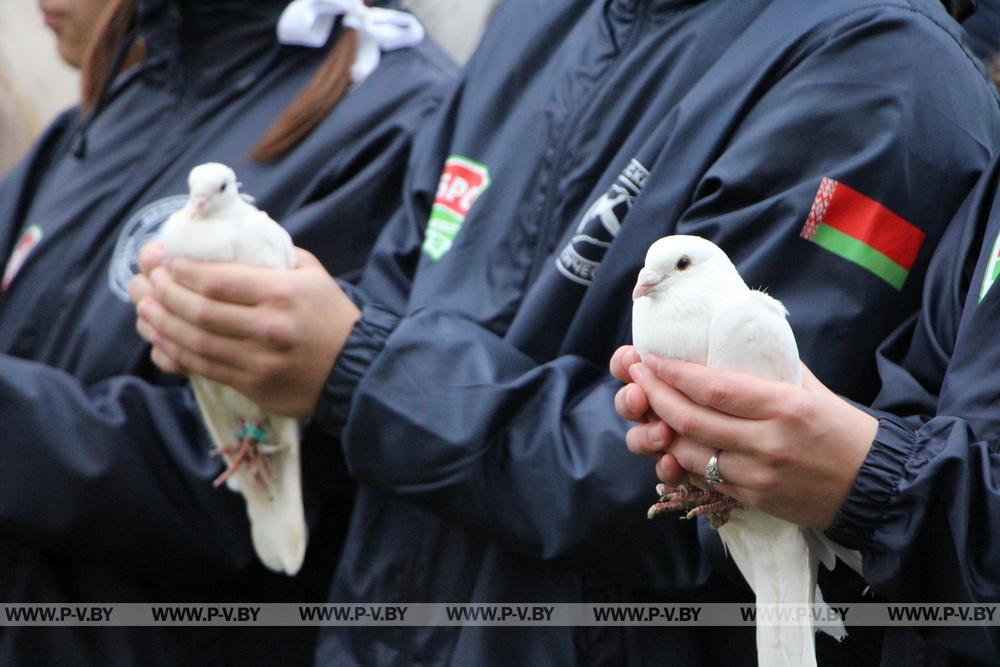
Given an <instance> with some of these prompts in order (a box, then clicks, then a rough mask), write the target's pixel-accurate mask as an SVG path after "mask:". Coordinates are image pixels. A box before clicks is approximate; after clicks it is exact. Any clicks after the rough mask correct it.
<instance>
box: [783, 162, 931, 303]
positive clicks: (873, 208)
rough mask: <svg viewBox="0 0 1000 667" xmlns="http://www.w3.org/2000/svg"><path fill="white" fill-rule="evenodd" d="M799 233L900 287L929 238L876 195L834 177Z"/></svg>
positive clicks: (822, 187)
mask: <svg viewBox="0 0 1000 667" xmlns="http://www.w3.org/2000/svg"><path fill="white" fill-rule="evenodd" d="M799 235H800V236H801V237H802V238H804V239H807V240H809V241H812V242H813V243H815V244H817V245H819V246H820V247H822V248H824V249H826V250H829V251H830V252H832V253H833V254H835V255H839V256H840V257H843V258H844V259H846V260H848V261H850V262H854V263H855V264H857V265H858V266H861V267H864V268H865V269H868V270H869V271H871V272H872V273H874V274H875V275H876V276H878V277H879V278H881V279H882V280H884V281H885V282H887V283H889V284H890V285H892V286H893V287H895V288H896V289H897V290H898V289H902V288H903V283H905V282H906V277H907V276H908V275H909V274H910V269H911V268H913V263H914V262H915V261H916V260H917V254H918V253H919V252H920V247H921V246H922V245H923V244H924V237H925V236H926V234H924V232H923V230H921V229H920V228H919V227H917V226H915V225H912V224H910V223H909V222H907V221H906V220H904V219H903V218H901V217H900V216H898V215H896V214H895V213H893V212H892V211H890V210H889V209H888V208H886V207H885V206H883V205H882V204H879V203H878V202H877V201H875V200H874V199H869V198H868V197H866V196H864V195H863V194H861V193H860V192H858V191H857V190H854V189H853V188H849V187H848V186H846V185H844V184H843V183H840V182H838V181H835V180H833V179H832V178H824V179H823V180H822V181H821V182H820V185H819V192H817V193H816V199H814V200H813V205H812V210H811V211H810V212H809V217H808V218H807V219H806V224H805V226H803V227H802V232H801V233H800V234H799Z"/></svg>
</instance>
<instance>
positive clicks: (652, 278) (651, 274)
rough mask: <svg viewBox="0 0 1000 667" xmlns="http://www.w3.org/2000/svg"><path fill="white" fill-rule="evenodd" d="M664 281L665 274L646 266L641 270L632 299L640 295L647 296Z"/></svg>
mask: <svg viewBox="0 0 1000 667" xmlns="http://www.w3.org/2000/svg"><path fill="white" fill-rule="evenodd" d="M662 281H663V276H661V275H660V274H659V273H657V272H656V271H653V270H652V269H646V268H644V269H643V270H642V271H640V272H639V279H638V280H637V281H636V283H635V289H633V290H632V300H633V301H635V300H637V299H638V298H639V297H643V296H646V295H647V294H649V293H650V292H652V291H653V288H654V287H656V286H657V285H659V284H660V282H662Z"/></svg>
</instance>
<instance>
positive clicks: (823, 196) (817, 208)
mask: <svg viewBox="0 0 1000 667" xmlns="http://www.w3.org/2000/svg"><path fill="white" fill-rule="evenodd" d="M836 192H837V181H835V180H833V179H832V178H826V177H824V178H823V180H822V181H820V184H819V191H818V192H816V199H814V200H813V204H812V210H810V211H809V217H807V218H806V224H805V225H804V226H803V227H802V232H801V233H800V234H799V235H800V236H801V237H802V238H804V239H809V240H810V241H811V240H812V238H813V236H815V235H816V228H817V227H819V226H820V224H822V223H823V222H824V219H825V218H826V211H827V209H828V208H830V202H831V201H833V195H834V194H836Z"/></svg>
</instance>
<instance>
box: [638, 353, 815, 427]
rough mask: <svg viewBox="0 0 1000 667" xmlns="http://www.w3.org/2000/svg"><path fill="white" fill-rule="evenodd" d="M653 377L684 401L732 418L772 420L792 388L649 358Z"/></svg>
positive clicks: (677, 362)
mask: <svg viewBox="0 0 1000 667" xmlns="http://www.w3.org/2000/svg"><path fill="white" fill-rule="evenodd" d="M646 366H648V367H649V368H650V369H651V370H652V371H653V372H654V373H656V375H657V376H658V377H659V378H660V379H661V380H663V381H664V382H666V383H667V384H669V385H670V386H672V387H674V388H675V389H677V390H678V391H680V392H681V393H683V394H684V395H686V396H687V397H688V398H690V399H691V400H693V401H694V402H696V403H700V404H701V405H707V406H709V407H712V408H715V409H716V410H719V411H720V412H724V413H726V414H729V415H733V416H734V417H744V418H747V419H767V418H769V417H774V416H776V414H777V413H778V411H779V410H780V408H781V407H782V406H783V405H784V404H785V403H786V402H787V401H788V397H789V395H790V394H791V393H793V392H794V391H796V389H797V388H796V387H794V386H793V385H790V384H788V383H785V382H777V381H774V380H763V379H761V378H757V377H753V376H751V375H746V374H744V373H726V372H723V371H717V370H714V369H711V368H708V367H707V366H702V365H701V364H693V363H690V362H686V361H680V360H677V359H665V358H662V357H656V356H653V355H650V356H649V358H648V359H647V360H646Z"/></svg>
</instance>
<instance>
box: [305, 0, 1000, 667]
mask: <svg viewBox="0 0 1000 667" xmlns="http://www.w3.org/2000/svg"><path fill="white" fill-rule="evenodd" d="M998 132H1000V117H998V111H997V104H996V98H995V96H994V94H993V92H992V88H991V86H990V84H989V83H988V81H987V79H986V78H985V76H984V73H983V72H982V69H981V67H980V66H979V65H978V64H977V63H976V62H975V59H974V58H973V57H972V56H971V55H970V54H969V53H968V52H967V51H966V50H965V49H964V48H963V47H962V46H961V36H960V29H959V27H958V26H957V24H955V23H954V22H953V21H952V20H951V19H950V18H949V17H948V16H947V15H946V13H945V12H944V11H943V9H942V7H941V5H940V4H939V3H937V2H931V1H930V0H912V1H890V2H873V1H870V0H846V1H842V2H835V3H831V2H818V3H802V2H795V1H792V0H767V1H765V0H741V1H740V2H690V1H683V2H682V1H678V0H644V1H636V0H610V1H608V2H603V1H601V2H599V1H596V0H561V1H558V2H551V1H544V2H542V1H538V0H534V1H533V0H508V2H506V3H504V4H503V5H501V6H500V8H499V9H498V10H497V13H496V15H495V16H494V19H493V22H492V24H491V26H490V28H489V29H488V30H487V34H486V36H485V38H484V41H483V43H482V45H481V47H480V49H479V51H478V52H477V54H476V55H475V56H474V57H473V59H472V60H471V61H470V63H469V64H468V66H467V68H466V70H465V71H464V76H463V79H462V86H461V88H460V89H459V90H458V91H457V92H456V93H455V94H454V95H453V96H452V97H451V98H450V99H449V100H448V101H447V102H446V103H445V104H444V105H443V107H442V110H441V111H440V112H439V115H438V116H437V118H436V121H435V122H433V123H431V124H430V125H429V127H428V128H426V130H425V131H422V133H421V136H420V137H419V138H418V140H417V143H416V144H415V147H414V153H413V164H412V165H411V168H410V170H409V174H408V183H407V189H406V194H405V206H404V209H403V210H402V211H400V212H399V214H398V215H397V216H396V218H395V219H394V220H393V221H392V222H390V224H389V226H388V227H387V229H386V231H385V233H384V235H383V237H382V238H381V239H380V241H379V243H378V244H377V246H376V250H375V251H374V254H373V256H372V258H371V260H370V262H369V264H368V266H367V267H366V271H365V274H364V276H363V278H362V282H361V285H360V288H359V290H358V291H357V292H356V293H355V298H356V299H357V300H358V302H359V303H362V304H363V317H362V319H361V321H360V322H359V324H358V325H357V326H356V327H355V329H354V331H353V332H352V334H351V337H350V339H349V341H348V343H347V346H346V347H345V349H344V352H343V354H342V355H341V357H340V359H339V360H338V362H337V364H336V366H335V368H334V371H333V373H332V375H331V378H330V382H329V383H328V385H327V388H326V392H325V394H324V397H323V399H322V400H321V404H320V406H319V409H318V415H317V418H318V420H319V422H320V423H321V424H322V425H323V426H324V428H326V429H327V430H328V431H329V432H330V433H334V434H336V433H342V436H343V447H344V451H345V454H346V458H347V462H348V465H349V467H350V470H351V472H352V473H353V474H354V475H355V476H356V477H357V478H358V480H359V481H360V482H361V483H362V486H361V488H360V489H359V494H358V496H357V499H356V504H355V510H354V514H353V517H352V520H351V528H350V532H349V537H348V539H347V543H346V545H345V551H344V553H343V556H342V560H341V563H340V566H339V568H338V572H337V575H336V577H335V581H334V586H333V590H332V593H331V598H332V599H333V600H335V601H378V602H386V603H393V602H402V603H406V602H445V601H488V602H528V601H539V602H582V601H602V600H603V601H610V602H627V601H642V600H645V599H669V600H685V599H700V600H732V599H735V598H737V597H740V596H743V599H746V596H747V595H748V593H747V590H746V588H745V585H744V584H743V582H742V579H741V578H740V577H739V575H738V574H736V573H735V570H734V569H733V568H731V566H729V564H728V563H727V562H726V559H725V558H724V556H723V555H722V553H721V549H719V547H718V544H719V542H718V539H717V536H716V535H715V534H714V533H712V532H708V531H706V532H705V533H704V534H703V535H701V536H700V537H699V534H698V531H699V528H698V527H697V525H696V523H695V522H680V521H676V520H671V519H666V520H662V521H656V522H648V521H646V519H645V509H646V507H647V506H648V505H649V503H650V500H651V499H652V498H653V497H654V493H653V487H654V484H655V478H654V475H653V471H652V469H651V466H650V464H649V463H648V462H646V461H642V460H640V459H638V458H636V457H633V456H631V455H630V454H629V453H628V452H627V451H626V449H625V447H624V444H623V442H624V436H625V431H626V429H627V425H626V424H625V423H624V422H622V421H621V420H620V418H619V417H618V416H617V415H616V414H615V411H614V407H613V396H614V393H615V391H616V390H617V389H618V387H619V385H618V383H616V382H615V381H614V380H612V379H611V378H610V377H609V376H608V372H607V362H608V359H609V358H610V356H611V354H612V352H613V351H614V349H615V348H616V347H617V346H619V345H621V344H623V343H627V342H629V340H630V327H631V324H630V310H631V299H630V293H631V290H632V287H633V285H634V282H635V276H636V274H637V272H638V270H639V268H640V266H641V264H642V261H643V257H644V254H645V251H646V249H647V248H648V246H649V245H650V244H651V243H652V242H653V241H654V240H655V239H657V238H659V237H661V236H664V235H667V234H671V233H675V232H676V233H685V234H700V235H703V236H706V237H709V238H711V239H713V240H714V241H716V242H717V243H719V244H720V245H721V246H722V248H723V249H725V250H726V251H727V252H728V253H729V255H730V256H731V257H732V258H733V259H734V260H735V262H736V264H737V266H738V267H739V269H740V271H741V272H742V274H743V275H744V276H745V277H746V278H747V281H748V282H749V283H750V284H751V285H755V286H765V287H767V288H768V289H769V290H770V291H771V292H772V293H774V294H776V295H777V296H779V297H780V298H781V299H782V300H783V301H784V302H785V304H786V305H787V306H788V308H789V310H790V311H791V313H792V315H791V323H792V325H793V327H794V329H795V333H796V336H797V338H798V341H799V345H800V351H801V353H802V356H803V359H804V360H805V361H806V362H807V363H808V364H809V365H810V367H812V368H813V369H814V370H815V371H816V373H817V374H818V375H819V377H820V378H822V379H823V380H824V381H825V382H827V383H829V384H830V385H831V386H832V387H833V388H834V389H836V390H837V391H840V392H842V393H845V394H847V395H849V396H852V397H854V398H856V399H858V400H866V401H867V400H870V399H871V398H873V396H874V395H875V393H876V391H877V388H878V383H877V376H876V369H875V365H874V363H873V362H869V363H866V362H865V361H864V360H866V359H872V360H874V352H875V348H876V345H877V343H878V342H879V341H881V340H882V339H883V338H884V337H885V336H886V335H888V334H889V332H891V331H892V330H893V329H894V328H895V327H896V326H897V325H898V323H899V322H900V321H901V320H903V319H904V318H906V317H907V316H908V315H909V314H910V313H912V312H913V311H914V310H915V309H916V308H917V306H918V305H919V298H920V291H921V283H922V280H923V275H924V272H925V270H926V266H927V262H928V260H929V258H930V255H931V251H932V249H933V247H934V246H935V245H936V244H937V242H938V240H939V239H940V237H941V235H942V234H943V232H944V230H945V227H946V225H947V223H948V221H949V220H950V219H951V217H952V215H953V214H954V211H955V210H956V209H957V208H958V207H959V205H960V204H961V202H962V200H963V198H964V197H965V195H966V194H967V192H968V191H969V190H970V189H971V188H972V186H973V184H974V183H975V181H976V178H977V177H978V175H979V174H980V172H981V171H982V170H983V169H984V168H985V166H986V165H987V164H988V161H989V158H990V155H991V153H992V152H993V150H994V149H995V147H996V146H997V140H998V138H1000V134H998ZM823 177H831V178H834V179H837V180H839V181H841V182H844V183H846V184H849V185H850V186H851V187H853V188H855V189H857V190H859V191H860V192H862V193H864V194H865V195H866V196H867V197H869V198H871V199H873V200H876V201H878V202H880V203H881V204H883V205H885V206H887V207H889V208H890V209H892V210H893V211H895V212H896V213H897V214H898V215H900V216H902V217H904V218H905V219H907V220H909V221H910V222H911V223H912V224H914V225H916V226H917V227H919V228H920V229H921V230H923V231H924V232H925V233H926V235H927V237H926V240H925V242H924V244H923V247H922V249H921V251H920V253H919V255H918V257H917V260H916V263H915V265H914V266H913V269H912V271H911V273H910V275H909V278H908V279H907V280H906V282H905V283H904V284H903V286H902V289H901V290H896V289H895V288H893V287H892V286H890V285H889V284H888V283H886V282H885V281H883V280H881V279H880V278H878V277H877V276H875V275H874V274H873V273H870V272H868V271H867V270H865V269H863V268H861V267H860V266H858V265H856V264H853V263H851V262H848V261H846V260H844V259H842V258H841V257H839V256H837V255H834V254H832V253H830V252H827V251H826V250H823V249H821V248H820V247H819V246H817V245H815V244H813V243H810V242H808V241H806V240H804V239H803V238H801V237H800V232H801V231H802V229H803V226H804V223H806V221H807V219H808V217H809V213H810V209H811V206H812V204H813V201H814V199H815V197H816V194H817V190H818V188H819V185H820V181H821V179H822V178H823ZM716 565H717V566H718V567H716ZM720 573H722V574H720ZM853 587H854V588H853V589H852V590H853V591H854V594H855V595H857V594H860V592H861V590H862V588H863V584H862V583H861V582H860V580H859V579H855V580H854V581H853ZM718 633H719V629H717V628H710V629H708V630H707V632H705V633H701V632H688V631H685V630H677V631H672V632H668V631H664V630H659V629H658V630H654V631H650V632H644V631H640V630H637V629H621V628H579V629H574V628H561V629H560V628H527V629H491V628H398V629H394V630H393V631H386V630H385V629H366V628H350V629H341V628H330V629H327V630H326V631H325V632H324V634H323V636H322V639H321V646H320V652H319V660H320V662H321V663H323V664H336V665H340V664H359V665H368V664H380V665H384V664H404V665H442V664H451V665H473V664H475V665H485V664H502V665H509V664H518V663H521V664H545V665H575V664H601V663H603V662H606V663H608V664H617V665H623V664H637V665H638V664H642V665H653V664H683V663H684V662H685V661H686V660H689V661H694V662H695V663H708V664H711V663H714V662H721V661H722V660H728V661H730V662H734V661H735V662H739V661H740V660H742V661H746V660H748V659H750V660H752V656H753V655H754V652H753V633H752V631H750V630H747V631H746V632H743V633H735V632H734V633H728V632H727V633H726V635H725V636H726V638H727V639H726V641H724V642H720V641H718V638H719V634H718ZM736 634H739V635H740V637H741V639H740V640H739V641H737V640H732V641H731V640H730V639H731V638H732V637H733V636H734V635H736ZM703 639H704V641H702V640H703ZM844 650H846V649H844ZM840 655H841V656H843V655H844V654H840Z"/></svg>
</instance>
